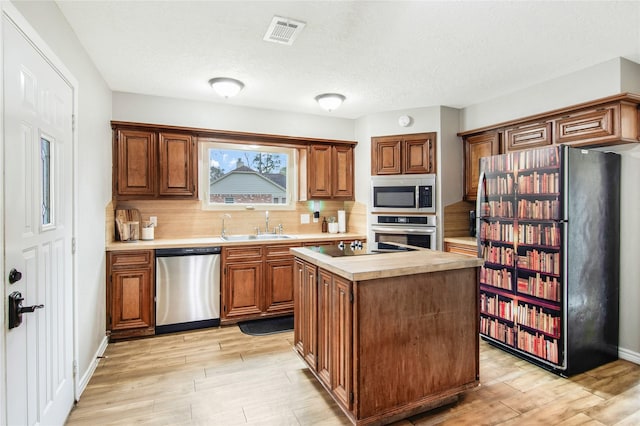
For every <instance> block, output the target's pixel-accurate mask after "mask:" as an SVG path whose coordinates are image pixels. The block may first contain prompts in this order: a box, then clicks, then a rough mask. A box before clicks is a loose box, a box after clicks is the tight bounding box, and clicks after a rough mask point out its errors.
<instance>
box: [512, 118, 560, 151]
mask: <svg viewBox="0 0 640 426" xmlns="http://www.w3.org/2000/svg"><path fill="white" fill-rule="evenodd" d="M552 143H553V141H552V140H551V122H550V121H543V122H539V123H527V124H521V125H517V126H513V127H508V128H506V129H505V130H504V145H505V150H506V151H507V152H509V151H516V150H519V149H530V148H540V147H542V146H546V145H551V144H552Z"/></svg>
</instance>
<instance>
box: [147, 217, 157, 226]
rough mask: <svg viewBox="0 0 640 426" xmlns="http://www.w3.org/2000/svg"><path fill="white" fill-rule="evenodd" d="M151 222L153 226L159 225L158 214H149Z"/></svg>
mask: <svg viewBox="0 0 640 426" xmlns="http://www.w3.org/2000/svg"><path fill="white" fill-rule="evenodd" d="M149 222H151V223H152V224H153V226H158V216H149Z"/></svg>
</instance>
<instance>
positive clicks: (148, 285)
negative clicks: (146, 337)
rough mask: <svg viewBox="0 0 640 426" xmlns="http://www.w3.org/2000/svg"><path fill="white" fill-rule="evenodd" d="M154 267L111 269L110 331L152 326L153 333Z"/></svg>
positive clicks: (149, 327) (148, 328)
mask: <svg viewBox="0 0 640 426" xmlns="http://www.w3.org/2000/svg"><path fill="white" fill-rule="evenodd" d="M152 275H153V272H152V270H151V268H148V267H142V268H139V269H125V270H118V271H113V272H112V273H111V281H112V282H111V286H112V290H111V291H112V293H111V295H112V302H111V307H110V311H111V331H112V332H118V331H123V330H132V329H145V330H150V331H151V333H150V334H153V329H154V323H155V315H154V311H153V296H152V281H153V278H152Z"/></svg>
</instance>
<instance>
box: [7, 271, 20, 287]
mask: <svg viewBox="0 0 640 426" xmlns="http://www.w3.org/2000/svg"><path fill="white" fill-rule="evenodd" d="M21 279H22V272H20V271H18V270H17V269H16V268H12V269H11V270H10V271H9V284H13V283H17V282H18V281H20V280H21Z"/></svg>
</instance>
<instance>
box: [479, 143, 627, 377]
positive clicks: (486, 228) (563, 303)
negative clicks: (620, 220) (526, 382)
mask: <svg viewBox="0 0 640 426" xmlns="http://www.w3.org/2000/svg"><path fill="white" fill-rule="evenodd" d="M569 149H570V148H568V147H559V146H554V147H549V148H543V149H536V150H528V151H518V152H513V153H510V154H505V155H499V156H493V157H485V158H482V159H481V176H482V179H481V183H480V188H479V193H478V211H479V212H480V214H479V219H478V220H479V226H478V229H479V234H478V244H479V246H480V252H481V254H482V257H483V258H484V262H485V263H484V265H483V266H482V268H481V270H480V334H481V335H482V336H483V337H484V338H485V339H487V340H489V341H490V342H492V343H494V344H496V345H498V346H500V347H502V348H504V349H506V350H508V351H510V352H513V353H515V354H516V355H519V356H522V357H524V358H527V359H529V360H530V361H532V362H534V363H536V364H539V365H541V366H543V367H545V368H548V369H550V370H553V371H555V372H557V373H560V374H567V375H568V374H573V373H575V372H578V371H584V370H585V369H586V368H591V367H592V366H595V365H596V363H598V362H600V363H602V362H606V361H607V360H612V359H615V358H617V321H618V319H617V298H618V293H617V292H618V290H617V288H618V282H617V281H618V277H617V274H609V273H608V272H607V270H608V269H610V266H611V265H615V263H616V262H617V251H616V250H615V249H614V248H613V246H612V245H610V244H607V245H606V246H605V247H598V249H597V250H595V251H594V256H596V257H598V258H597V259H596V260H594V259H593V258H591V259H587V258H586V257H585V255H584V254H583V252H584V247H583V248H576V247H573V246H572V245H571V244H569V243H571V242H572V240H573V238H568V236H569V235H574V234H575V233H576V232H583V233H586V234H594V233H595V234H597V236H596V238H595V240H594V241H588V242H587V243H588V244H598V245H601V243H602V241H603V240H604V238H605V236H607V234H608V233H609V232H614V231H616V229H614V228H615V227H616V226H618V224H617V222H616V221H611V220H610V215H615V214H616V211H617V207H616V206H617V203H618V201H617V197H618V196H619V195H616V194H615V192H616V191H613V192H614V194H605V193H606V191H603V190H600V189H597V190H591V192H583V193H579V192H575V193H573V194H569V193H568V188H570V187H571V188H573V187H574V186H572V185H573V181H574V180H575V179H574V178H572V175H571V174H568V173H567V171H568V169H569V167H567V164H568V163H567V162H568V161H569V159H570V158H574V157H576V155H575V153H572V156H569ZM576 151H579V150H576ZM581 151H585V150H581ZM596 157H597V158H598V159H601V157H604V156H602V155H600V154H598V155H591V156H589V159H588V161H586V162H585V161H583V159H582V158H581V156H577V157H576V159H574V160H573V161H572V170H573V169H582V168H583V169H585V172H583V173H587V174H588V173H589V167H593V164H591V163H592V160H593V159H594V158H596ZM609 158H610V157H607V158H605V159H602V161H607V160H608V159H609ZM617 161H618V164H619V160H617ZM583 163H585V164H583ZM613 163H614V164H615V163H616V159H614V160H613ZM615 170H616V169H615V167H614V168H613V169H612V170H611V173H610V174H612V175H615V173H616V172H615ZM601 173H602V168H601V167H598V168H597V169H596V171H595V172H594V174H595V175H598V177H602V176H601ZM617 173H619V169H618V172H617ZM591 184H593V182H591ZM600 186H601V183H600V184H599V185H598V187H600ZM576 191H578V190H577V189H576ZM580 191H584V190H583V189H580ZM591 195H593V196H596V197H599V196H604V197H608V199H607V200H606V201H607V202H608V203H609V204H607V205H611V206H613V207H612V210H613V211H612V213H605V214H604V217H602V218H594V217H593V216H596V215H595V214H593V213H592V212H590V211H588V210H587V207H586V206H585V205H577V204H579V203H584V202H585V201H584V200H585V199H586V200H588V199H589V197H590V196H591ZM576 200H578V201H576ZM596 200H597V198H596V199H595V200H594V201H596ZM578 209H579V210H582V211H575V210H578ZM592 210H593V211H598V210H602V209H600V208H598V209H592ZM581 216H591V218H590V219H588V220H586V221H583V220H582V219H581V218H580V217H581ZM578 223H580V224H581V226H584V227H585V228H583V229H576V227H577V226H578ZM574 225H575V226H574ZM602 228H604V229H605V230H604V231H603V230H602ZM608 235H610V234H608ZM576 253H578V256H575V254H576ZM568 262H573V263H572V265H571V268H569V267H568ZM576 265H578V270H579V271H584V270H585V268H587V269H588V268H591V267H592V266H594V267H595V269H597V270H598V273H597V274H596V275H597V277H598V278H595V279H593V280H590V279H585V277H584V276H583V275H582V272H579V273H578V276H574V275H575V274H574V272H572V271H573V269H575V268H574V266H576ZM572 268H573V269H572ZM581 292H582V293H583V294H580V293H581ZM573 300H582V301H583V306H581V307H579V308H578V309H576V307H575V304H574V303H572V301H573ZM598 306H604V307H605V308H606V309H605V312H604V314H603V315H599V317H598V319H597V320H596V322H595V323H594V324H593V327H594V330H582V329H581V328H584V327H586V325H585V324H584V323H580V322H579V321H577V320H576V319H575V317H576V316H579V315H583V314H584V312H580V310H581V309H586V310H587V311H588V312H592V311H591V309H592V310H596V309H597V308H598ZM590 327H591V325H590ZM569 329H570V330H571V333H570V334H569V333H568V330H569ZM594 331H595V334H594ZM589 333H591V335H588V334H589ZM614 334H615V335H614ZM585 336H586V337H585ZM581 338H582V339H583V341H580V339H581ZM583 347H587V349H585V350H583ZM614 348H615V349H614ZM614 352H615V354H614ZM594 353H595V355H596V356H595V358H596V360H594V361H587V362H584V361H578V360H576V359H574V358H575V357H576V356H579V355H577V354H583V355H585V354H588V355H594Z"/></svg>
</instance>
